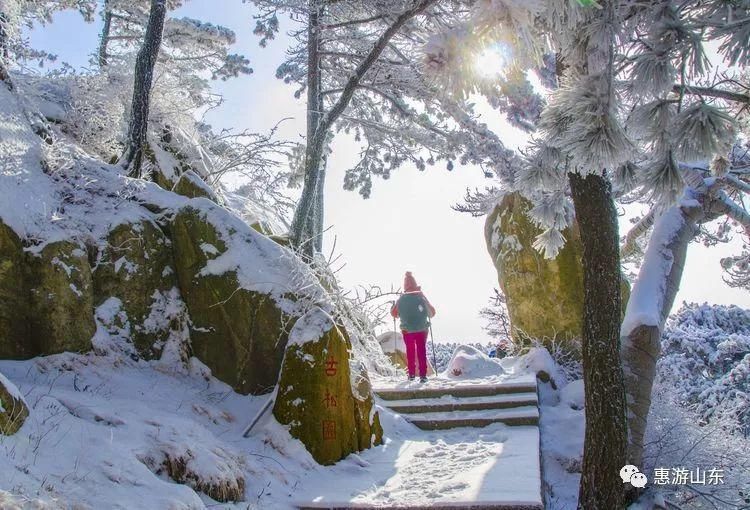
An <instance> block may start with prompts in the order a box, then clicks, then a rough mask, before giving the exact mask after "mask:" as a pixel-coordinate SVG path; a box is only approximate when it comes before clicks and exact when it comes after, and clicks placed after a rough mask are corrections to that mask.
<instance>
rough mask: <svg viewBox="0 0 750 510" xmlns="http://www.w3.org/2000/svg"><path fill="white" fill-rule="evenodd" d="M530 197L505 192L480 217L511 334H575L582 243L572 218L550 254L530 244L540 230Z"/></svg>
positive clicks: (580, 313)
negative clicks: (483, 219)
mask: <svg viewBox="0 0 750 510" xmlns="http://www.w3.org/2000/svg"><path fill="white" fill-rule="evenodd" d="M530 209H531V203H530V202H529V201H528V200H526V199H525V198H523V197H522V196H521V195H520V194H519V193H509V194H507V195H505V197H504V198H503V200H502V202H501V203H500V204H499V205H498V206H497V207H495V209H494V210H493V211H492V213H491V214H490V215H489V216H488V218H487V221H486V223H485V240H486V241H487V250H488V251H489V253H490V256H491V257H492V261H493V263H494V264H495V268H496V269H497V275H498V281H499V283H500V288H501V289H502V291H503V293H504V294H505V297H506V299H507V306H508V314H509V315H510V321H511V325H512V327H513V337H514V339H515V340H517V341H520V340H522V339H523V338H524V337H525V336H526V335H527V336H528V337H532V338H538V339H545V338H546V339H551V338H554V337H557V339H558V340H565V339H570V338H580V336H581V331H582V324H581V320H582V316H583V269H582V265H581V257H582V253H583V248H582V246H581V236H580V233H579V230H578V226H577V224H575V223H574V224H573V226H571V227H569V228H566V229H565V230H564V231H563V236H564V237H565V239H566V243H565V246H564V247H563V248H562V249H561V250H560V253H559V254H558V256H557V257H556V258H555V259H552V260H549V259H545V258H544V256H543V255H542V254H540V253H539V252H538V251H537V250H536V249H534V247H533V243H534V239H535V238H536V237H537V236H538V235H539V234H541V233H542V231H541V229H540V228H539V227H538V226H536V225H535V224H534V223H533V221H532V220H531V219H530V218H529V216H528V212H529V210H530Z"/></svg>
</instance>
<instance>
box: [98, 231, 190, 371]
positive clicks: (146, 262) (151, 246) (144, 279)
mask: <svg viewBox="0 0 750 510" xmlns="http://www.w3.org/2000/svg"><path fill="white" fill-rule="evenodd" d="M176 286H177V278H176V275H175V271H174V269H173V267H172V246H171V242H170V240H169V239H168V238H167V237H166V236H165V235H164V233H163V232H162V231H161V229H160V228H159V226H158V225H156V224H155V223H153V222H152V221H150V220H145V219H144V220H143V221H140V222H137V223H123V224H120V225H118V226H116V227H115V228H114V229H112V231H111V232H110V233H109V235H108V236H107V240H106V244H105V245H104V246H103V247H102V249H101V251H100V255H99V260H98V261H97V264H96V269H95V270H94V296H95V306H99V305H101V304H102V303H103V302H105V301H106V300H107V299H109V298H111V297H116V298H118V299H119V300H120V302H121V303H122V309H123V310H124V311H125V313H126V314H127V317H128V321H129V322H130V327H131V338H132V339H133V344H134V345H135V348H136V350H137V351H138V353H139V354H140V355H141V356H142V357H144V358H146V359H149V358H153V357H155V356H156V355H158V354H159V351H160V346H161V345H163V343H164V342H165V341H166V339H167V337H168V336H169V328H168V326H167V325H164V324H162V323H161V321H149V320H148V318H149V316H150V315H151V309H152V306H153V305H154V303H155V302H156V301H158V300H159V298H160V296H164V295H166V294H167V293H168V292H169V291H170V290H171V289H172V288H173V287H176ZM152 322H153V323H154V324H152Z"/></svg>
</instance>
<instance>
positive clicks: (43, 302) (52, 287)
mask: <svg viewBox="0 0 750 510" xmlns="http://www.w3.org/2000/svg"><path fill="white" fill-rule="evenodd" d="M27 267H28V281H29V287H30V306H29V319H30V328H31V343H32V345H34V346H36V347H37V349H38V354H43V355H47V354H56V353H60V352H65V351H71V352H83V351H88V350H89V349H91V337H92V336H93V335H94V332H95V331H96V325H95V323H94V288H93V287H94V286H93V283H92V276H91V267H90V266H89V262H88V257H87V255H86V251H85V249H84V247H82V246H80V245H78V244H77V243H74V242H70V241H57V242H53V243H49V244H47V245H46V246H44V247H43V248H42V250H41V251H40V252H39V253H38V254H33V253H28V254H27Z"/></svg>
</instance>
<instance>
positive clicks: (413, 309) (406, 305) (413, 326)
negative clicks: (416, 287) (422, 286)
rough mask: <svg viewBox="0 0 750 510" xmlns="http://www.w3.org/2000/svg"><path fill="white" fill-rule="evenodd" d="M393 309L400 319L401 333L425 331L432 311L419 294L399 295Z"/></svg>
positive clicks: (432, 313)
mask: <svg viewBox="0 0 750 510" xmlns="http://www.w3.org/2000/svg"><path fill="white" fill-rule="evenodd" d="M394 309H395V310H396V311H397V316H398V317H399V318H400V319H401V330H402V331H410V332H411V331H426V330H427V329H429V327H430V316H431V315H434V313H435V312H434V309H433V308H432V306H431V305H430V303H429V302H428V301H427V299H426V298H425V297H424V295H422V293H421V292H413V293H405V294H401V296H400V297H399V298H398V301H396V305H395V306H394Z"/></svg>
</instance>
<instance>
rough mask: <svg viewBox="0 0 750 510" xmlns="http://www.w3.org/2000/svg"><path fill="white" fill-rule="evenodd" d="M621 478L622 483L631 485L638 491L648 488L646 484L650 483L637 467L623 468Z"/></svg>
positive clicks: (627, 466)
mask: <svg viewBox="0 0 750 510" xmlns="http://www.w3.org/2000/svg"><path fill="white" fill-rule="evenodd" d="M620 478H622V483H630V484H631V485H632V486H633V487H636V488H638V489H642V488H643V487H645V486H646V483H648V478H646V475H644V474H643V473H641V472H640V471H639V470H638V468H637V467H635V466H633V465H631V464H628V465H626V466H623V467H622V469H621V470H620Z"/></svg>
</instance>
